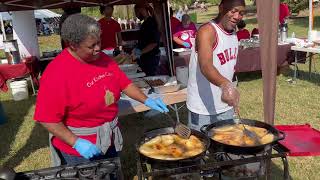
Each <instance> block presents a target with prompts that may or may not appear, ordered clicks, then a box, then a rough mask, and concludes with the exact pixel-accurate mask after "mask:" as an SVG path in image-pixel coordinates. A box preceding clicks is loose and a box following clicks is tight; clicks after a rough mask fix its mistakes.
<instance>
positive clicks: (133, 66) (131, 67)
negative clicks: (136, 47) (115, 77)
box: [119, 64, 139, 75]
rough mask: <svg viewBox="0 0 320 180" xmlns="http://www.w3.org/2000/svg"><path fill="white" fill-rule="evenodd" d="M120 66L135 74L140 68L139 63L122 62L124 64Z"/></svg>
mask: <svg viewBox="0 0 320 180" xmlns="http://www.w3.org/2000/svg"><path fill="white" fill-rule="evenodd" d="M119 67H120V69H121V70H122V71H123V72H124V73H126V74H127V75H129V74H135V73H137V71H138V69H139V66H138V65H137V64H122V65H119Z"/></svg>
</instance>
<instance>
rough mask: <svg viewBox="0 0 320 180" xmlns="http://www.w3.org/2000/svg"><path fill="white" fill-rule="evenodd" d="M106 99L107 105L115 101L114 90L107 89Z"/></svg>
mask: <svg viewBox="0 0 320 180" xmlns="http://www.w3.org/2000/svg"><path fill="white" fill-rule="evenodd" d="M104 101H105V103H106V105H107V106H110V105H111V104H113V103H114V102H115V100H114V95H113V92H111V91H109V90H106V94H105V95H104Z"/></svg>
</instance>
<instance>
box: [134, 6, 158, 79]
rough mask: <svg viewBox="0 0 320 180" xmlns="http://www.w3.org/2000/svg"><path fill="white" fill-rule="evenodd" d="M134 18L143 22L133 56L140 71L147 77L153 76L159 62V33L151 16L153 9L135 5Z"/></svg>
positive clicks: (152, 15)
mask: <svg viewBox="0 0 320 180" xmlns="http://www.w3.org/2000/svg"><path fill="white" fill-rule="evenodd" d="M134 10H135V14H136V17H137V18H138V19H140V20H141V21H142V20H143V23H142V25H141V27H140V32H139V39H138V45H137V47H136V48H135V49H134V50H133V54H134V57H135V59H137V62H138V64H139V66H140V67H141V69H142V71H143V72H145V73H146V75H147V76H154V75H156V72H157V67H158V66H159V61H160V50H159V44H160V32H159V30H158V25H157V22H156V19H155V17H154V14H153V8H152V7H151V6H150V5H148V4H136V5H135V7H134Z"/></svg>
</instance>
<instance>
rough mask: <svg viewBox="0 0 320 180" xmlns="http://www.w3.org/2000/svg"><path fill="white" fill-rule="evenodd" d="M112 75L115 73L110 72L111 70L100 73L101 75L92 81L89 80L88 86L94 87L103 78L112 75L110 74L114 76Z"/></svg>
mask: <svg viewBox="0 0 320 180" xmlns="http://www.w3.org/2000/svg"><path fill="white" fill-rule="evenodd" d="M112 75H113V74H112V73H110V72H105V73H103V74H99V75H97V76H95V77H93V78H92V80H91V81H89V82H87V87H89V88H90V87H92V86H93V85H94V84H95V83H97V82H99V81H100V80H102V79H104V78H106V77H110V76H112Z"/></svg>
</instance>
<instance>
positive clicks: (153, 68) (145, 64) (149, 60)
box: [138, 55, 160, 76]
mask: <svg viewBox="0 0 320 180" xmlns="http://www.w3.org/2000/svg"><path fill="white" fill-rule="evenodd" d="M159 61H160V55H143V56H141V57H140V59H138V65H139V66H140V67H141V69H142V71H143V72H145V73H146V75H147V76H155V75H157V71H158V67H159Z"/></svg>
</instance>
